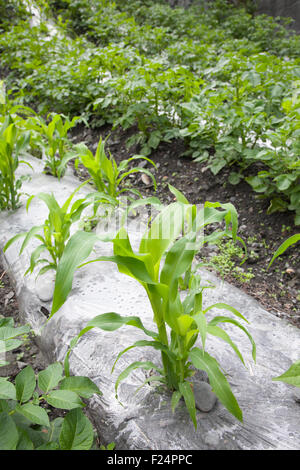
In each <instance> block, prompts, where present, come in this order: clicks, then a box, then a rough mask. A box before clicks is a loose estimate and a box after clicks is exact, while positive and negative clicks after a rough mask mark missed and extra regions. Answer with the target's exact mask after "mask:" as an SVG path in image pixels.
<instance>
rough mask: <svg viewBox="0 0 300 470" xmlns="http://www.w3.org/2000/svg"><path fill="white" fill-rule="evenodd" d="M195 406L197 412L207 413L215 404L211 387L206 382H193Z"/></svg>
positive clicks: (215, 399)
mask: <svg viewBox="0 0 300 470" xmlns="http://www.w3.org/2000/svg"><path fill="white" fill-rule="evenodd" d="M193 389H194V396H195V404H196V408H198V410H200V411H203V412H204V413H208V412H209V411H211V410H212V409H213V407H214V406H215V404H216V402H217V397H216V395H215V394H214V393H213V391H212V388H211V386H210V385H209V384H208V383H207V382H200V381H195V382H193Z"/></svg>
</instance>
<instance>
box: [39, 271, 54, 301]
mask: <svg viewBox="0 0 300 470" xmlns="http://www.w3.org/2000/svg"><path fill="white" fill-rule="evenodd" d="M54 285H55V274H53V273H50V272H49V273H46V274H45V275H43V276H39V277H38V278H37V280H36V284H35V289H36V293H37V296H38V298H39V299H40V300H41V301H42V302H50V300H52V298H53V293H54Z"/></svg>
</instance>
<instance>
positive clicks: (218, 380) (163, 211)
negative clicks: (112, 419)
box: [0, 93, 300, 449]
mask: <svg viewBox="0 0 300 470" xmlns="http://www.w3.org/2000/svg"><path fill="white" fill-rule="evenodd" d="M1 109H2V115H1V131H0V156H1V162H6V167H3V168H4V169H2V168H1V180H0V182H1V185H2V187H1V195H2V201H3V203H2V209H8V208H12V209H15V208H16V207H17V205H18V203H20V198H19V196H20V185H21V183H22V182H21V181H20V180H16V176H15V171H16V169H17V168H18V165H19V164H20V163H21V162H23V163H28V162H26V155H25V159H24V160H19V157H20V156H21V155H23V154H24V153H26V150H27V151H30V149H41V151H42V158H43V161H44V163H45V171H48V172H51V174H52V175H53V177H59V178H63V175H64V172H63V168H64V165H65V163H66V162H67V161H68V159H69V158H71V157H70V156H71V155H72V156H73V158H74V155H75V158H78V159H79V160H80V161H81V162H82V164H83V165H85V167H86V169H87V170H88V171H89V172H90V176H91V178H90V180H88V181H86V182H84V183H83V184H82V185H80V186H78V188H76V189H75V191H74V192H73V193H72V194H71V195H69V197H68V198H67V200H66V201H65V202H64V203H63V204H62V205H60V204H59V203H58V202H57V201H56V199H55V197H54V195H53V194H47V193H38V194H37V195H36V196H29V198H28V200H27V203H26V206H27V208H28V209H29V210H30V203H31V201H32V199H33V197H37V198H39V199H41V200H42V201H43V202H44V203H45V204H46V206H47V209H48V217H47V218H46V219H45V221H44V223H43V224H42V225H40V226H34V227H32V228H31V229H30V230H29V231H28V232H26V233H18V234H16V235H15V236H14V237H13V238H11V239H10V240H9V241H8V242H7V244H6V246H5V247H4V251H6V250H8V249H9V247H10V246H11V245H12V244H13V243H15V242H16V241H17V240H18V239H23V242H22V244H21V248H20V253H22V252H23V251H24V249H25V248H27V247H28V246H30V242H31V241H32V239H35V240H37V241H38V243H39V244H38V246H37V247H36V248H34V249H33V251H32V253H31V257H30V261H29V266H28V269H27V271H26V274H27V273H29V272H31V273H33V274H37V275H42V274H43V273H45V272H46V271H47V270H54V272H55V288H54V295H53V302H52V310H51V314H50V318H51V317H52V316H53V315H55V314H56V312H57V311H58V310H59V308H60V307H61V306H62V305H63V304H64V302H65V301H66V300H67V298H68V295H69V293H70V291H71V289H72V283H73V277H74V274H75V272H76V270H77V269H80V267H82V266H83V265H85V264H86V263H90V262H107V261H109V262H114V263H115V264H116V265H117V267H118V269H119V272H120V273H121V274H123V275H128V276H130V277H132V278H133V279H135V280H136V282H138V283H140V284H141V285H142V287H143V288H144V289H145V292H146V294H147V296H148V299H149V301H150V304H151V307H152V311H153V320H154V324H155V327H156V329H155V330H149V329H147V328H145V326H144V324H143V318H140V317H138V316H122V315H120V314H119V313H117V312H108V313H105V314H101V315H98V316H96V317H95V318H93V319H92V320H91V321H89V322H88V324H87V325H86V327H85V328H84V329H83V330H82V331H80V332H79V334H78V335H77V337H75V338H74V339H73V340H72V341H71V343H70V347H69V350H68V353H67V355H66V359H65V362H64V374H65V375H64V376H63V370H62V367H61V366H60V365H59V364H55V365H52V366H50V369H49V368H48V369H46V370H45V371H44V372H41V373H40V374H39V376H38V377H37V381H36V377H35V376H34V373H33V371H32V369H31V368H30V367H27V368H26V369H24V371H22V372H21V373H20V374H19V376H17V378H16V383H15V385H13V384H11V383H10V382H9V381H8V380H7V379H2V380H1V381H0V398H1V410H0V420H1V425H2V426H1V429H5V430H7V432H5V433H4V434H3V433H2V435H0V437H1V436H2V437H1V439H2V441H0V445H2V446H3V447H4V448H13V449H16V448H37V447H39V448H43V449H45V448H47V449H48V448H49V449H51V448H52V449H59V448H63V449H66V448H70V446H71V445H72V443H73V444H74V442H75V443H76V444H77V447H76V445H75V444H74V448H90V447H91V446H92V443H93V433H92V428H91V425H90V423H89V422H88V421H87V420H86V418H85V417H84V416H83V415H82V413H81V412H80V410H77V408H78V409H80V408H81V407H83V403H82V401H81V399H80V398H79V397H84V398H89V397H90V396H91V395H92V394H93V393H100V392H99V391H98V389H96V388H95V387H94V386H93V384H92V383H91V382H90V381H88V380H86V379H85V378H83V377H80V378H71V377H70V371H69V356H70V354H71V351H72V349H73V348H74V347H75V346H76V344H77V342H78V340H79V339H80V338H81V337H82V336H83V335H84V334H85V333H86V332H87V331H89V330H91V329H92V328H100V329H103V330H105V331H115V330H117V329H119V328H121V327H122V326H124V325H128V326H132V327H135V328H138V329H140V330H142V331H143V332H144V333H145V335H146V337H148V338H147V339H145V340H140V341H137V342H136V343H134V344H132V345H128V347H127V348H126V349H125V350H123V351H121V352H120V353H119V354H118V356H117V358H116V361H115V364H116V362H117V361H118V360H119V359H120V357H121V356H122V355H123V354H125V353H126V352H127V351H128V350H129V349H132V348H136V347H139V348H143V347H146V348H147V347H152V348H154V349H156V350H158V351H160V352H161V364H154V363H153V362H151V361H140V362H134V363H132V364H131V365H130V366H128V367H127V368H126V369H124V370H123V371H122V372H121V374H120V375H119V377H118V379H117V381H116V384H115V389H116V395H117V392H118V387H119V384H120V382H121V381H123V380H124V379H126V377H127V376H128V375H129V374H130V373H131V372H132V371H133V370H135V369H137V368H143V369H144V370H153V371H154V375H151V377H148V378H147V380H146V382H145V383H149V382H153V384H156V385H157V384H160V385H163V386H165V387H166V388H168V389H169V390H171V391H172V398H171V406H172V409H173V411H174V412H175V410H176V407H177V405H178V403H179V401H180V400H181V399H183V400H184V402H185V404H186V407H187V410H188V412H189V415H190V417H191V419H192V421H193V423H194V426H195V427H196V426H197V421H196V405H195V398H194V392H193V386H192V383H191V378H192V377H193V375H194V374H195V371H196V370H197V369H200V370H205V371H206V372H207V374H208V377H209V381H210V384H211V386H212V389H213V391H214V393H215V394H216V395H217V397H218V398H219V400H220V401H221V402H222V404H223V405H224V406H225V407H226V408H227V410H228V411H229V412H230V413H232V414H233V415H234V416H235V417H236V418H237V419H238V420H241V421H242V411H241V409H240V407H239V404H238V402H237V400H236V398H235V396H234V394H233V392H232V390H231V388H230V385H229V383H228V381H227V379H226V376H225V374H224V373H223V372H222V370H221V365H220V364H219V363H218V362H217V360H216V359H215V358H214V357H213V356H212V355H210V354H208V352H207V351H206V343H207V342H208V340H209V337H210V336H214V337H218V338H220V339H222V340H223V341H225V342H226V343H227V344H228V345H229V346H230V347H231V348H232V350H233V351H234V352H235V354H236V355H237V357H238V358H239V360H240V361H241V362H242V363H243V364H244V359H243V356H242V354H241V351H240V350H239V348H238V346H237V345H236V344H235V343H234V342H233V341H232V339H231V338H230V336H229V334H228V333H227V332H226V331H225V329H223V328H222V326H224V325H226V324H230V325H234V326H235V327H236V328H238V329H239V330H240V331H241V333H242V334H246V335H247V337H248V338H249V341H250V345H251V349H252V357H253V360H255V359H256V347H255V342H254V340H253V338H252V336H251V335H250V333H249V331H248V329H247V328H246V326H244V323H246V324H247V319H246V318H245V317H244V316H243V314H242V313H240V312H239V311H237V310H236V309H235V308H234V307H232V306H230V305H228V304H227V303H225V302H222V303H215V304H213V305H210V306H208V307H206V308H204V307H203V297H204V295H205V289H207V288H211V287H212V286H207V285H203V283H202V282H201V278H200V276H199V274H198V272H197V268H198V266H195V264H194V260H195V256H196V255H197V253H198V252H199V250H201V247H202V246H203V245H204V244H209V243H215V242H216V241H217V240H220V239H222V238H224V237H228V238H230V239H232V240H233V241H234V242H237V241H240V242H241V243H243V242H242V240H241V239H240V238H239V237H238V235H237V231H238V222H237V213H236V210H235V208H234V206H233V205H232V204H220V203H218V202H215V203H212V202H206V203H205V204H204V207H203V208H200V209H199V208H198V207H197V206H195V205H191V204H189V202H188V201H187V199H186V198H185V197H184V196H183V194H181V193H180V192H179V191H178V190H177V189H176V188H174V187H172V186H169V188H170V191H171V192H172V193H173V195H174V196H175V198H176V202H174V203H171V204H170V205H168V206H163V205H162V204H160V202H159V200H158V199H157V198H153V197H152V198H146V199H143V198H141V197H140V195H139V193H137V192H136V191H135V190H134V188H131V187H124V186H122V183H123V182H124V180H125V179H126V177H127V176H129V174H130V172H135V171H143V172H148V170H146V169H145V168H143V169H142V168H131V169H130V170H128V171H127V170H126V169H127V165H128V163H129V161H128V160H127V161H123V162H121V163H120V164H119V166H117V164H116V163H115V161H114V159H113V157H112V156H110V157H109V158H108V157H107V156H106V154H105V148H104V142H102V141H101V140H100V142H99V145H98V148H97V150H96V153H95V155H93V154H92V153H91V152H90V150H88V149H87V148H86V147H85V146H84V145H83V144H79V145H77V146H75V148H73V149H71V148H70V147H69V146H70V144H68V141H67V131H68V128H70V127H71V125H72V122H70V121H69V120H68V119H66V118H64V117H62V116H61V115H55V116H51V118H50V119H49V123H48V124H47V123H45V122H44V121H43V120H42V119H41V118H40V117H38V116H37V115H36V114H35V113H34V111H32V110H31V109H30V108H28V107H24V106H21V105H15V106H14V105H13V103H11V102H10V101H9V100H8V99H7V97H6V96H5V94H4V93H2V108H1ZM74 122H75V121H73V124H74ZM136 158H138V156H136V157H133V161H134V160H135V159H136ZM140 158H144V159H146V160H147V161H148V163H149V164H150V165H151V164H152V162H151V161H150V160H149V159H147V157H140ZM63 162H64V163H63ZM57 169H59V171H58V170H57ZM29 171H30V170H29ZM148 173H149V175H152V173H150V172H148ZM152 178H153V183H155V180H154V177H153V176H152ZM90 182H93V183H94V185H93V187H91V190H90V192H89V193H88V194H87V196H86V197H79V198H78V197H77V192H78V190H79V189H80V188H81V187H82V186H83V185H88V184H90ZM125 191H129V192H130V193H131V195H132V198H131V206H130V207H129V208H124V211H125V215H126V213H128V212H130V211H131V210H133V209H136V208H137V207H139V206H143V205H148V204H150V205H154V206H155V208H156V210H158V214H157V216H156V217H155V218H152V219H151V220H149V221H148V222H149V226H148V227H147V228H146V230H145V232H144V234H143V235H142V237H141V242H140V245H139V248H138V249H137V250H134V249H133V248H132V245H131V242H130V239H129V236H128V233H127V231H126V229H125V224H123V223H121V226H120V227H119V228H118V229H117V230H116V231H115V233H112V234H108V233H107V234H105V235H102V236H101V235H99V234H97V233H96V232H94V231H90V232H86V231H83V230H80V229H78V225H77V228H76V224H77V223H78V221H79V220H80V218H81V217H82V215H83V213H84V210H85V209H88V208H92V217H94V218H97V214H98V211H99V209H100V210H101V209H103V208H105V209H107V207H113V208H115V207H118V208H121V209H122V199H121V195H122V194H123V192H125ZM125 220H126V219H125V218H121V222H123V221H125ZM208 226H213V227H214V231H213V232H212V233H210V234H207V233H206V230H205V229H206V227H208ZM72 233H73V234H72ZM299 239H300V236H299V235H296V236H294V237H292V239H290V240H289V241H287V242H285V244H284V245H282V247H280V248H279V250H278V251H277V252H276V253H275V255H274V257H273V260H272V262H273V261H274V260H275V258H276V257H277V256H279V255H280V254H281V253H282V252H283V251H284V250H285V249H286V248H287V247H288V246H289V245H290V244H292V243H296V242H297V241H298V240H299ZM97 241H104V242H106V243H109V244H111V245H112V248H113V254H112V255H111V256H100V257H97V258H95V259H92V260H90V258H89V257H90V255H91V254H92V251H93V247H94V246H95V244H96V243H97ZM88 258H89V260H88V261H87V259H88ZM183 289H184V290H186V295H182V290H183ZM216 310H217V311H220V314H219V315H216V316H213V315H212V314H213V312H214V311H216ZM224 311H225V312H227V313H229V314H230V316H229V315H227V316H226V315H224V313H223V312H224ZM0 328H1V329H2V340H1V341H2V343H1V346H2V347H3V351H7V350H9V349H8V348H10V349H12V348H13V347H15V344H14V342H11V340H14V338H15V337H16V336H18V335H20V334H23V333H24V332H25V333H26V332H27V330H26V329H25V330H24V329H22V328H21V330H16V331H14V328H13V325H12V323H11V321H10V320H7V321H2V323H1V324H0ZM198 339H199V340H200V341H198V342H197V343H196V341H197V340H198ZM9 340H10V342H9ZM7 341H8V343H7ZM114 367H115V365H114ZM280 380H284V381H287V382H288V383H292V384H294V385H297V384H299V364H298V363H296V364H295V365H294V366H293V367H292V368H291V369H290V370H289V371H288V372H287V374H284V375H283V376H281V377H280ZM43 400H44V401H46V402H47V403H49V404H50V405H53V406H56V407H61V408H63V409H66V407H67V406H68V407H69V408H67V409H71V411H70V413H69V414H68V415H67V416H66V418H65V421H62V420H60V421H59V422H57V423H56V425H55V426H54V425H53V424H50V422H49V420H48V416H47V413H46V412H45V411H44V410H41V409H40V406H39V405H40V403H41V402H42V401H43ZM74 410H77V411H74ZM20 415H21V418H20ZM24 418H25V424H26V426H25V425H24V423H23V425H22V420H24ZM20 420H21V424H20ZM28 421H29V422H30V423H31V424H32V423H34V424H35V425H38V426H40V428H39V429H38V431H39V432H38V433H37V434H35V433H33V432H32V427H31V424H28ZM43 429H48V430H49V431H48V432H49V433H50V435H51V436H54V438H53V439H54V442H50V441H49V439H46V440H45V439H44V440H43V439H41V435H42V433H43ZM74 429H75V430H76V429H77V430H78V429H82V432H83V431H84V432H83V434H82V436H81V440H80V436H79V435H77V434H76V433H75V431H74ZM1 442H2V443H1ZM3 443H4V444H3ZM5 446H6V447H5ZM26 446H27V447H26ZM71 448H72V447H71Z"/></svg>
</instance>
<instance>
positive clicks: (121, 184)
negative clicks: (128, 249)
mask: <svg viewBox="0 0 300 470" xmlns="http://www.w3.org/2000/svg"><path fill="white" fill-rule="evenodd" d="M75 152H76V161H75V167H76V168H78V165H79V162H80V163H81V164H82V165H83V166H84V167H85V168H86V170H87V171H88V173H89V175H90V177H91V179H92V181H93V183H94V185H95V187H96V189H97V191H99V192H101V193H103V194H106V195H107V197H109V198H112V199H113V200H114V201H115V204H114V205H116V204H117V203H118V200H119V201H120V199H119V198H120V196H121V195H122V194H123V193H126V192H127V193H131V194H134V195H136V196H137V197H138V198H141V197H142V196H141V193H140V192H139V191H138V190H137V189H136V188H132V187H130V186H128V185H127V184H126V183H127V182H126V179H127V178H128V177H129V176H130V175H132V174H133V173H142V174H146V175H147V176H148V177H150V178H151V180H152V183H153V185H154V188H155V190H156V181H155V178H154V176H153V175H152V173H151V172H150V171H149V170H147V169H146V168H145V169H144V168H139V167H134V168H131V169H128V167H129V164H130V162H132V161H135V160H138V159H143V160H147V161H148V162H149V163H151V164H152V165H153V166H154V167H155V164H154V163H153V162H152V160H149V159H148V158H146V157H143V156H140V155H135V156H133V157H131V158H129V159H128V160H122V161H121V163H120V164H119V165H117V163H116V161H115V159H114V158H113V156H112V155H111V153H110V154H109V158H108V157H107V156H106V153H105V141H103V140H102V138H100V140H99V143H98V146H97V150H96V152H95V155H93V153H92V152H91V151H90V150H89V149H88V147H87V146H86V145H85V144H83V143H81V144H78V145H76V146H75ZM130 199H132V198H131V197H130ZM101 202H103V201H101V200H98V201H97V202H95V204H94V207H93V215H92V216H91V217H89V218H87V220H86V223H85V227H87V229H89V227H90V228H93V227H94V226H95V225H96V224H97V222H98V221H99V218H100V216H99V214H97V211H98V208H99V205H100V204H101ZM105 202H107V201H105ZM110 207H112V206H111V205H110Z"/></svg>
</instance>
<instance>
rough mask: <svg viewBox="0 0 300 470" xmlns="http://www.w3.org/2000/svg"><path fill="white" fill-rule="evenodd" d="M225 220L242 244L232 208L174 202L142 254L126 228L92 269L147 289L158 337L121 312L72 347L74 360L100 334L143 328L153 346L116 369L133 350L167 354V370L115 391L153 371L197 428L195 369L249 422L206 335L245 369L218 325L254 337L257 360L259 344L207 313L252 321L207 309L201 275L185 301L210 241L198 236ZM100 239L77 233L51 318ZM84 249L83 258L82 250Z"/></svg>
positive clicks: (146, 365) (62, 267)
mask: <svg viewBox="0 0 300 470" xmlns="http://www.w3.org/2000/svg"><path fill="white" fill-rule="evenodd" d="M192 216H193V218H192V220H193V224H192V227H191V230H190V231H189V232H188V233H186V234H185V236H182V237H179V236H180V233H181V231H182V228H183V224H184V222H185V220H187V217H188V219H190V218H191V217H192ZM221 221H225V223H226V228H225V230H223V233H224V234H226V233H229V232H231V233H230V234H231V236H232V237H233V238H235V237H236V230H237V214H236V211H235V209H234V207H233V206H232V205H231V204H220V203H209V202H207V203H205V206H204V208H203V209H201V210H199V212H197V208H196V206H192V205H187V204H181V203H179V202H176V203H172V204H170V205H169V206H167V207H166V208H165V209H163V210H162V211H161V212H160V213H159V214H158V216H157V217H156V218H155V219H154V220H153V221H152V223H151V226H150V228H149V229H147V231H146V232H145V234H144V235H143V237H142V240H141V243H140V247H139V250H138V252H137V253H134V251H133V250H132V247H131V244H130V240H129V237H128V234H127V232H126V230H125V229H124V228H121V229H120V231H119V232H118V233H117V235H116V236H115V238H114V239H113V247H114V254H113V255H112V256H102V257H99V258H97V259H95V260H92V261H90V262H95V261H113V262H115V263H116V264H117V266H118V269H119V271H120V272H121V273H124V274H126V275H129V276H131V277H133V278H134V279H135V280H136V281H137V282H139V283H140V284H141V285H142V286H143V287H144V289H145V291H146V293H147V296H148V298H149V301H150V304H151V306H152V310H153V318H154V323H155V325H156V327H157V331H149V330H148V329H146V328H145V327H144V325H143V323H142V320H141V318H140V317H137V316H129V317H124V316H121V315H119V314H117V313H114V312H110V313H105V314H102V315H99V316H97V317H95V318H94V319H92V320H91V321H90V322H89V323H88V324H87V325H86V327H85V328H84V329H83V330H82V331H81V332H80V333H79V334H78V336H77V337H76V338H74V340H73V341H72V342H71V345H70V350H69V353H70V351H71V349H72V348H73V347H74V346H75V345H76V343H77V341H78V340H79V338H80V337H81V336H82V335H83V334H84V333H86V332H87V331H89V330H90V329H91V328H94V327H98V328H101V329H103V330H107V331H114V330H116V329H118V328H120V327H121V326H122V325H130V326H134V327H136V328H139V329H141V330H142V331H144V333H145V334H146V335H147V336H149V337H150V341H148V340H142V341H138V342H136V343H135V344H133V345H131V346H129V347H128V348H126V349H125V350H124V351H122V352H120V354H119V355H118V357H117V359H116V361H115V364H116V362H117V361H118V360H119V358H120V357H121V356H122V355H123V354H124V353H125V352H126V351H128V350H129V349H132V348H134V347H153V348H155V349H156V350H159V351H160V352H161V358H162V367H159V366H157V365H156V364H154V363H152V362H150V361H145V362H134V363H132V364H131V365H130V366H128V367H127V368H126V369H125V370H123V371H122V372H121V374H120V375H119V377H118V379H117V381H116V384H115V389H116V394H117V390H118V386H119V384H120V382H121V381H122V380H124V379H125V378H126V377H127V375H128V374H129V373H130V372H132V371H133V370H134V369H136V368H139V367H141V368H143V369H145V370H149V369H154V370H155V372H157V374H156V375H155V376H154V377H152V378H151V380H153V381H156V382H159V383H161V384H163V385H165V386H166V387H167V388H168V389H170V390H171V391H173V394H172V408H173V409H175V408H176V406H177V404H178V402H179V400H180V398H181V397H183V398H184V400H185V403H186V405H187V408H188V411H189V413H190V416H191V418H192V420H193V423H194V425H195V427H196V426H197V421H196V408H195V401H194V395H193V390H192V384H191V383H190V381H189V379H190V378H191V377H192V376H193V374H194V372H195V370H193V369H192V368H191V366H194V367H195V368H198V369H203V370H205V371H206V372H207V373H208V376H209V379H210V383H211V385H212V388H213V390H214V392H215V393H216V395H217V396H218V397H219V399H220V401H221V402H222V403H223V404H224V406H225V407H226V408H227V409H228V410H229V411H230V412H231V413H232V414H233V415H234V416H235V417H236V418H238V419H240V420H242V412H241V410H240V408H239V406H238V403H237V401H236V399H235V397H234V395H233V393H232V391H231V389H230V386H229V384H228V382H227V380H226V377H225V376H224V375H223V373H222V372H221V370H220V366H219V364H218V362H217V361H216V360H215V359H214V358H213V357H212V356H210V355H209V354H208V353H207V352H206V351H205V344H206V339H207V336H208V335H209V334H211V335H213V336H218V337H220V338H222V339H223V340H224V341H226V342H227V343H228V344H230V345H231V347H232V348H233V349H234V351H235V352H236V354H237V355H238V357H239V359H240V360H241V361H242V363H244V361H243V358H242V355H241V353H240V351H239V349H238V348H237V346H236V345H235V344H234V343H233V342H232V340H231V339H230V337H229V335H228V334H227V333H226V332H225V331H224V330H223V329H222V328H220V327H219V326H218V325H219V324H223V323H231V324H233V325H235V326H237V327H238V328H240V329H241V330H242V331H244V332H245V333H246V334H247V336H248V337H249V339H250V341H251V344H252V355H253V358H254V359H255V354H256V353H255V343H254V341H253V339H252V337H251V335H250V334H249V332H248V331H247V329H246V328H245V327H244V326H243V325H242V324H241V323H239V322H238V321H237V320H236V319H234V318H231V317H225V316H216V317H214V318H213V319H211V320H210V321H208V320H207V317H208V316H209V313H208V312H210V311H211V310H212V309H214V308H215V309H220V310H228V311H229V312H231V313H232V314H233V315H234V316H237V317H238V318H240V319H242V320H244V321H246V319H245V318H244V316H243V315H242V314H240V313H239V312H238V311H237V310H236V309H235V308H233V307H231V306H229V305H227V304H226V303H217V304H214V305H211V306H209V307H206V308H204V307H203V304H202V296H203V290H204V289H205V286H203V285H201V284H200V277H199V276H197V275H193V279H192V281H191V282H190V290H189V292H188V295H187V297H186V298H185V299H182V298H181V296H180V289H179V279H180V278H181V277H182V276H183V275H184V273H185V272H186V270H188V269H189V268H190V266H191V263H192V261H193V259H194V256H195V254H196V253H197V252H198V251H199V249H200V247H201V246H202V245H203V243H204V239H205V237H204V239H203V237H199V233H200V232H201V230H202V229H203V228H204V227H205V226H206V225H207V224H210V223H217V222H221ZM230 224H231V225H230ZM230 228H231V229H230ZM197 236H198V239H197ZM219 236H220V233H217V234H211V235H209V236H207V237H206V241H208V240H212V239H214V238H218V237H219ZM178 237H179V238H178ZM96 240H97V236H96V235H95V234H90V233H84V232H78V233H76V234H75V235H74V236H73V237H71V239H70V241H69V243H68V245H67V246H66V249H65V251H64V254H63V256H62V258H61V260H60V263H59V265H58V269H57V276H56V283H55V290H54V296H53V304H52V311H51V315H53V314H55V312H57V310H58V309H59V308H60V306H61V305H62V304H63V303H64V301H65V300H66V298H67V296H68V294H69V292H70V290H71V288H72V279H73V275H74V271H75V269H76V268H77V267H78V266H81V265H83V264H86V263H83V264H80V263H82V261H84V260H85V258H86V256H87V255H88V254H89V253H90V252H91V249H92V246H93V244H94V243H95V241H96ZM79 246H80V247H81V252H79V250H78V247H79ZM163 259H164V262H163V263H162V260H163ZM161 264H162V266H161ZM207 314H208V315H207ZM168 328H169V329H170V335H169V334H168ZM198 336H200V337H201V341H202V348H199V347H193V346H194V344H195V342H196V340H197V338H198ZM69 353H68V355H67V356H66V361H65V370H66V374H68V368H69V362H68V361H69V359H68V356H69ZM115 364H114V367H115ZM114 367H113V368H114ZM147 381H149V379H147ZM147 381H146V382H147Z"/></svg>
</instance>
